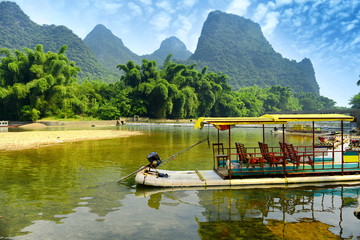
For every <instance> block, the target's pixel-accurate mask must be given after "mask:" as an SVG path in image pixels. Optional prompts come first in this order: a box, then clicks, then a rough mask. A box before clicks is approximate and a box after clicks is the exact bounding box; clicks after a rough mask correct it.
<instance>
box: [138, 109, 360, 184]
mask: <svg viewBox="0 0 360 240" xmlns="http://www.w3.org/2000/svg"><path fill="white" fill-rule="evenodd" d="M353 120H354V118H353V117H351V116H347V115H342V114H293V115H289V114H277V115H276V114H274V115H264V116H261V117H241V118H203V117H201V118H199V119H198V120H197V122H196V123H195V129H202V128H203V126H204V125H205V124H209V125H213V126H214V127H216V128H217V129H218V134H219V133H220V132H222V131H227V132H228V136H229V137H228V147H227V148H224V144H223V143H220V142H217V143H213V144H212V145H213V165H214V166H213V169H212V170H199V171H198V170H189V171H169V170H161V169H157V168H156V167H157V166H158V165H161V164H160V162H161V160H160V158H159V157H158V156H156V154H153V155H151V156H150V157H149V156H148V159H149V162H150V163H151V162H157V163H158V164H149V165H148V166H145V167H143V168H141V170H139V171H138V172H137V174H136V177H135V181H136V183H137V184H139V185H147V186H154V187H215V186H226V187H229V186H258V185H287V184H317V183H327V182H332V183H334V182H335V183H336V182H346V181H359V180H360V174H359V173H360V162H359V151H354V150H352V151H346V149H345V148H346V143H345V142H344V138H345V135H344V133H343V129H344V127H343V126H344V121H353ZM304 121H308V122H312V125H313V126H314V123H315V122H317V121H339V122H340V124H341V133H340V139H341V140H340V146H339V147H338V149H335V148H331V147H328V148H323V149H319V148H317V147H316V146H315V145H316V144H315V132H313V134H312V138H313V141H312V145H311V146H293V145H292V144H291V143H288V142H286V139H285V134H282V141H280V142H279V145H278V146H268V145H267V144H266V139H265V125H269V124H274V125H282V126H283V127H284V125H285V124H287V123H288V122H304ZM254 124H257V125H260V126H262V129H263V136H262V140H261V141H260V139H259V147H251V148H246V143H239V142H235V143H232V141H231V129H232V127H234V126H235V125H238V126H243V125H254ZM313 129H315V128H314V127H313ZM218 139H219V137H218ZM218 141H219V140H218ZM233 144H234V145H233ZM154 160H155V161H154Z"/></svg>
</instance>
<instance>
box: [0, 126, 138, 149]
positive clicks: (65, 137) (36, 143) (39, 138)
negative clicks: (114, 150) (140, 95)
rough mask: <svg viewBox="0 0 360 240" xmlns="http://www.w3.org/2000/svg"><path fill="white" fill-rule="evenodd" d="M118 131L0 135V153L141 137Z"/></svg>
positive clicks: (9, 133)
mask: <svg viewBox="0 0 360 240" xmlns="http://www.w3.org/2000/svg"><path fill="white" fill-rule="evenodd" d="M141 134H142V133H141V132H132V131H119V130H66V131H30V132H2V133H0V151H17V150H23V149H30V148H38V147H44V146H51V145H56V144H61V143H64V142H79V141H85V140H100V139H111V138H122V137H130V136H135V135H141Z"/></svg>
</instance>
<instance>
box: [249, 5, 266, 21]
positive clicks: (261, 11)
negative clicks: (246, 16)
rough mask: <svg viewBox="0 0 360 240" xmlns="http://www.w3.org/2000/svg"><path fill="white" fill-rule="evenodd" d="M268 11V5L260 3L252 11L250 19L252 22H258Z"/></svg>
mask: <svg viewBox="0 0 360 240" xmlns="http://www.w3.org/2000/svg"><path fill="white" fill-rule="evenodd" d="M268 11H269V7H268V6H267V5H265V4H262V3H261V4H259V5H258V6H257V8H256V9H255V13H254V15H253V17H252V19H253V20H254V22H258V23H259V22H261V21H262V20H263V19H264V18H265V16H266V14H267V13H268Z"/></svg>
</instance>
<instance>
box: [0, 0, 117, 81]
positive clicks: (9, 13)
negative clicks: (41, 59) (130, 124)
mask: <svg viewBox="0 0 360 240" xmlns="http://www.w3.org/2000/svg"><path fill="white" fill-rule="evenodd" d="M37 44H42V45H43V47H44V51H45V52H47V51H52V52H58V51H59V50H60V48H61V47H62V46H63V45H67V46H68V48H67V49H68V50H67V51H66V55H67V57H68V58H69V60H70V61H75V63H76V65H77V66H79V67H80V68H81V70H82V72H81V76H82V77H93V78H97V77H99V78H100V77H106V78H109V79H115V78H117V79H118V76H116V73H114V72H110V71H109V70H107V69H106V68H105V67H104V66H103V65H101V64H100V63H99V62H98V60H97V59H96V57H95V55H94V54H93V52H92V50H91V49H90V48H89V47H88V46H87V45H86V44H85V42H84V41H83V40H81V39H80V38H79V37H78V36H77V35H75V34H74V33H73V32H72V31H71V30H70V29H68V28H67V27H65V26H55V25H38V24H36V23H34V22H33V21H31V20H30V18H29V17H28V16H27V15H26V14H25V13H24V12H23V11H22V10H21V8H20V7H19V6H18V5H17V4H16V3H13V2H9V1H5V2H0V48H9V49H18V50H22V49H23V48H24V47H27V48H30V49H34V47H35V46H36V45H37ZM118 75H119V74H118Z"/></svg>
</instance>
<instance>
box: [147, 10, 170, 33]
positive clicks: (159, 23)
mask: <svg viewBox="0 0 360 240" xmlns="http://www.w3.org/2000/svg"><path fill="white" fill-rule="evenodd" d="M170 22H171V17H170V15H169V14H167V13H166V12H160V13H158V14H157V15H155V16H154V17H153V19H152V20H151V21H150V24H151V25H153V26H154V27H155V29H156V30H157V31H162V30H165V29H167V28H168V27H169V26H170Z"/></svg>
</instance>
